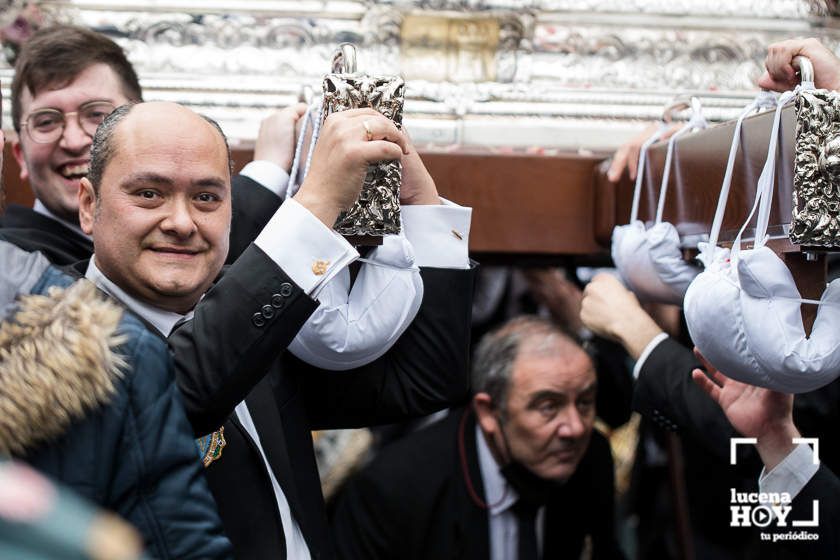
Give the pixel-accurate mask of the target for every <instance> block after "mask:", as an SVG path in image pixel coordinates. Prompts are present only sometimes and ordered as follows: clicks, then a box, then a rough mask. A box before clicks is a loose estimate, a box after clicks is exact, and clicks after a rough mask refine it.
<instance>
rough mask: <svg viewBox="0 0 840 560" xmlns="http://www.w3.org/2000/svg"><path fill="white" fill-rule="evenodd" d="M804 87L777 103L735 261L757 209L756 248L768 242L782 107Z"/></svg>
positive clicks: (735, 247) (734, 246)
mask: <svg viewBox="0 0 840 560" xmlns="http://www.w3.org/2000/svg"><path fill="white" fill-rule="evenodd" d="M804 89H807V83H806V84H805V86H803V85H798V86H796V89H794V90H792V91H786V92H784V93H783V94H782V95H781V96H780V97H779V100H778V103H777V105H776V113H775V114H774V115H773V128H772V130H771V131H770V145H769V146H768V148H767V159H766V160H765V162H764V168H763V169H762V170H761V175H760V176H759V177H758V184H757V185H756V196H755V202H754V203H753V206H752V209H751V210H750V213H749V216H747V220H746V221H745V222H744V225H742V226H741V229H740V230H739V231H738V235H737V236H736V237H735V241H734V242H733V243H732V250H731V253H730V258H731V259H732V261H733V262H737V259H738V256H739V254H740V252H741V238H742V237H743V235H744V232H745V231H746V229H747V227H748V226H749V225H750V222H751V221H752V218H753V216H754V215H755V212H756V210H758V218H757V219H756V224H755V244H754V248H756V249H758V248H759V247H763V246H764V244H765V243H766V242H767V226H768V223H769V221H770V208H771V205H772V203H773V183H774V180H775V178H776V151H777V150H776V148H777V146H778V143H779V124H780V122H781V118H782V109H784V108H785V106H786V105H787V104H788V103H790V102H791V101H792V100H793V99H794V97H796V94H797V93H798V92H799V91H802V90H804Z"/></svg>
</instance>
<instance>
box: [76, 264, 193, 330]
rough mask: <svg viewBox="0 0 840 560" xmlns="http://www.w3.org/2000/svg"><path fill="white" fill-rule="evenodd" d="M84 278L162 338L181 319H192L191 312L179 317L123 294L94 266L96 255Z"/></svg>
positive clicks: (123, 292) (120, 289) (123, 291)
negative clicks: (144, 322) (154, 329)
mask: <svg viewBox="0 0 840 560" xmlns="http://www.w3.org/2000/svg"><path fill="white" fill-rule="evenodd" d="M85 278H87V279H88V280H90V281H91V282H93V283H94V284H96V285H97V286H99V287H100V288H101V289H103V290H104V291H106V292H107V293H109V294H111V295H112V296H114V297H115V298H117V299H118V300H120V301H121V302H122V303H123V304H125V306H126V307H128V308H129V309H130V310H132V311H133V312H134V313H136V314H137V315H139V316H140V317H142V318H143V319H145V320H146V321H148V322H149V323H151V324H152V325H153V326H154V327H155V328H156V329H157V330H158V332H160V333H161V334H162V335H163V336H169V333H171V332H172V328H173V327H174V326H175V324H176V323H177V322H178V321H180V320H181V319H191V318H192V315H193V312H192V311H190V312H189V313H187V314H186V315H181V314H180V313H175V312H173V311H165V310H163V309H159V308H157V307H154V306H151V305H149V304H148V303H144V302H142V301H140V300H138V299H137V298H135V297H133V296H130V295H129V294H127V293H126V292H125V290H123V289H122V288H120V287H119V286H117V285H116V284H114V283H113V282H112V281H111V280H109V279H108V278H107V277H106V276H105V275H104V274H103V273H102V271H101V270H99V268H98V267H97V266H96V255H92V256H91V258H90V262H89V263H88V267H87V270H86V271H85Z"/></svg>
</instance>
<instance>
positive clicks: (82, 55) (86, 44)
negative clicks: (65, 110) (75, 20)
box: [12, 25, 143, 133]
mask: <svg viewBox="0 0 840 560" xmlns="http://www.w3.org/2000/svg"><path fill="white" fill-rule="evenodd" d="M99 63H102V64H107V65H108V67H109V68H111V70H113V71H114V73H115V74H116V75H117V76H118V77H119V79H120V82H121V84H122V90H123V95H125V96H126V97H127V98H128V99H130V100H131V101H135V102H136V101H142V99H143V93H142V91H141V89H140V82H139V81H138V79H137V73H136V72H135V71H134V68H133V67H132V66H131V63H130V62H129V61H128V59H127V58H126V56H125V52H123V50H122V48H121V47H120V46H119V45H117V44H116V43H114V42H113V41H112V40H111V39H109V38H108V37H106V36H105V35H102V34H100V33H96V32H95V31H91V30H89V29H85V28H84V27H78V26H75V25H52V26H49V27H45V28H43V29H40V30H38V31H37V32H35V34H33V35H32V37H31V38H30V39H29V40H28V41H26V43H24V44H23V47H22V48H21V50H20V54H19V55H18V58H17V62H16V64H15V77H14V79H13V80H12V123H13V125H14V127H15V130H16V131H17V132H18V133H20V128H21V122H20V121H21V118H22V117H23V115H22V114H21V111H22V109H21V94H22V93H23V89H24V88H26V89H28V90H29V92H30V93H31V94H32V95H33V96H36V95H38V93H40V92H41V91H43V90H45V89H48V88H62V87H64V86H66V85H67V84H69V83H70V82H72V81H73V80H74V79H75V78H76V76H78V75H79V74H81V73H82V72H84V71H85V70H86V69H87V68H89V67H90V66H92V65H94V64H99Z"/></svg>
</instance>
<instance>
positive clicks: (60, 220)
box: [0, 25, 305, 266]
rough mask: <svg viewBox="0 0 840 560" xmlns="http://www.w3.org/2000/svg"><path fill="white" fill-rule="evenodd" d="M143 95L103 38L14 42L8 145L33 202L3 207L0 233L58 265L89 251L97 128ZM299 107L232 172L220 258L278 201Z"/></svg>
mask: <svg viewBox="0 0 840 560" xmlns="http://www.w3.org/2000/svg"><path fill="white" fill-rule="evenodd" d="M138 101H142V91H141V88H140V83H139V81H138V79H137V74H136V72H135V71H134V68H133V67H132V65H131V63H130V62H129V61H128V59H127V58H126V56H125V53H124V52H123V50H122V48H120V47H119V45H117V44H116V43H114V42H113V41H112V40H111V39H109V38H108V37H106V36H104V35H101V34H99V33H96V32H94V31H91V30H89V29H85V28H83V27H78V26H72V25H53V26H50V27H47V28H44V29H42V30H40V31H38V32H37V33H35V35H33V36H32V38H31V39H29V40H28V41H27V42H26V44H25V45H24V47H23V48H22V49H21V51H20V54H19V56H18V60H17V63H16V64H15V77H14V80H13V81H12V121H13V124H14V127H15V130H16V131H17V135H18V138H17V139H16V140H15V141H14V142H13V143H12V152H13V154H14V156H15V159H16V160H17V162H18V164H19V166H20V170H21V171H20V178H21V179H22V180H24V181H28V183H29V186H30V188H31V189H32V192H33V193H34V195H35V204H34V206H33V207H32V208H27V207H24V206H20V205H16V204H11V205H9V206H8V207H7V208H6V210H5V214H2V215H0V230H2V232H0V236H1V237H3V238H4V239H6V240H8V241H11V242H12V243H14V244H16V245H18V246H19V247H21V248H23V249H25V250H28V251H41V252H42V253H43V254H44V255H45V256H46V257H47V258H48V259H49V260H50V261H51V262H52V263H54V264H57V265H60V266H64V265H71V264H74V263H76V262H78V261H81V260H85V259H88V258H90V256H91V254H92V253H93V244H92V242H91V240H90V238H89V237H88V236H87V235H85V234H84V233H83V232H82V230H81V229H80V228H79V202H78V196H79V182H80V179H81V178H82V177H84V176H85V175H87V172H88V167H89V162H90V146H91V143H92V141H93V135H94V133H95V132H96V127H97V126H98V125H99V123H101V122H102V121H103V120H104V119H105V117H107V116H108V115H109V114H110V113H111V112H112V111H113V110H114V109H115V108H116V107H119V106H120V105H124V104H126V103H131V102H138ZM304 110H305V106H301V105H295V106H292V107H289V108H287V109H284V110H282V111H277V112H276V113H274V114H273V115H271V116H270V117H268V118H267V119H266V120H265V121H263V125H262V126H261V128H260V132H259V136H258V138H257V144H256V147H255V150H254V155H255V158H256V160H255V161H253V162H251V163H250V164H249V165H248V166H246V168H245V169H243V171H242V172H241V173H240V174H239V175H237V176H236V177H234V178H233V184H234V191H233V192H234V215H235V216H236V218H237V219H236V220H234V223H233V228H232V230H231V236H230V239H231V246H230V251H229V254H228V258H229V260H228V262H233V261H234V260H235V259H236V258H237V257H238V256H239V255H240V254H241V253H242V252H243V251H244V250H245V249H246V248H247V246H248V245H249V244H250V242H251V241H253V240H254V237H256V234H257V233H259V231H260V230H261V229H262V227H263V226H264V225H265V224H266V223H267V222H268V220H269V218H271V216H272V215H273V213H274V210H276V209H277V206H279V203H280V200H281V199H280V198H278V196H277V193H278V191H280V190H282V189H283V188H284V185H285V182H286V179H287V172H288V169H289V167H290V165H291V158H292V150H293V147H294V125H295V122H296V121H297V120H298V119H299V118H300V116H301V115H302V114H303V111H304Z"/></svg>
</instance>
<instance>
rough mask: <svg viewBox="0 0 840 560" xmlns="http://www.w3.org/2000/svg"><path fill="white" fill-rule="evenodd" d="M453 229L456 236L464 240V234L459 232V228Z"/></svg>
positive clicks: (459, 239)
mask: <svg viewBox="0 0 840 560" xmlns="http://www.w3.org/2000/svg"><path fill="white" fill-rule="evenodd" d="M451 231H452V235H454V236H455V237H457V238H458V241H463V240H464V236H463V235H461V234H460V232H458V230H455V229H453V230H451Z"/></svg>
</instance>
